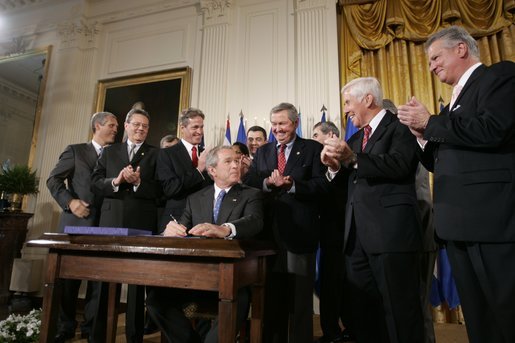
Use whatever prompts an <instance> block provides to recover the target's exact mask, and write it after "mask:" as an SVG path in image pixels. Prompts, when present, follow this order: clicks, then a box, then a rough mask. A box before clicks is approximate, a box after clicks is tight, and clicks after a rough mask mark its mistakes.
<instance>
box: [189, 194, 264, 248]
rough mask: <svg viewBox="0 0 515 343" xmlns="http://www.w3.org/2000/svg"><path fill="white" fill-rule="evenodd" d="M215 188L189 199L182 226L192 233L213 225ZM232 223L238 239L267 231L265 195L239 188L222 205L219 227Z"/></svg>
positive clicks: (225, 198)
mask: <svg viewBox="0 0 515 343" xmlns="http://www.w3.org/2000/svg"><path fill="white" fill-rule="evenodd" d="M214 195H215V187H214V186H213V185H211V186H207V187H205V188H204V189H202V190H200V191H199V192H196V193H194V194H192V195H190V196H189V197H188V200H187V202H186V208H185V209H184V213H183V215H182V217H181V219H180V223H181V224H183V225H184V226H186V227H187V228H188V229H191V228H192V227H194V226H195V225H197V224H201V223H211V222H212V221H213V203H214ZM224 223H232V224H234V226H235V227H236V236H235V237H234V238H237V239H242V238H250V237H253V236H255V235H256V234H258V233H259V232H260V231H261V230H262V229H263V195H262V192H261V191H260V190H259V189H255V188H252V187H249V186H246V185H240V184H236V185H234V186H232V187H231V190H230V191H229V193H227V194H226V195H225V197H224V199H223V201H222V205H221V207H220V212H219V214H218V220H217V222H216V223H215V224H217V225H221V224H224Z"/></svg>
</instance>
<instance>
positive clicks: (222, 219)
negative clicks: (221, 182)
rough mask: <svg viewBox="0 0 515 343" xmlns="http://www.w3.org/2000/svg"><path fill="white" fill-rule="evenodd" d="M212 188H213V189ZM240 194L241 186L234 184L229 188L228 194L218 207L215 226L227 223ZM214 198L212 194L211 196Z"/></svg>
mask: <svg viewBox="0 0 515 343" xmlns="http://www.w3.org/2000/svg"><path fill="white" fill-rule="evenodd" d="M213 188H214V187H213ZM240 194H241V186H240V185H239V184H236V185H234V186H232V187H231V190H230V191H229V193H227V194H226V195H225V197H224V200H223V201H222V205H221V206H220V212H219V213H218V220H217V223H216V224H219V223H221V224H223V223H226V222H228V221H229V217H230V216H231V213H232V210H233V209H234V208H235V207H236V205H237V204H238V202H239V199H240ZM213 197H214V194H213ZM211 212H212V211H211Z"/></svg>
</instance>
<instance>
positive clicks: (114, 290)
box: [106, 282, 121, 343]
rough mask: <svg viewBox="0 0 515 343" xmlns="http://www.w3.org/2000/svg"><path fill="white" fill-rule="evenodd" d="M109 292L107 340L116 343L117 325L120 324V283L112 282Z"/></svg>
mask: <svg viewBox="0 0 515 343" xmlns="http://www.w3.org/2000/svg"><path fill="white" fill-rule="evenodd" d="M108 287H109V290H108V292H107V294H108V299H107V329H106V335H107V339H106V342H111V343H114V342H115V341H116V327H117V326H118V309H119V305H120V287H121V285H120V284H117V283H114V282H110V283H109V285H108Z"/></svg>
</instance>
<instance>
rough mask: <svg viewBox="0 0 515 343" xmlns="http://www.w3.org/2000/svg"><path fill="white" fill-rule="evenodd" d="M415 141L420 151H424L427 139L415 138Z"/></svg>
mask: <svg viewBox="0 0 515 343" xmlns="http://www.w3.org/2000/svg"><path fill="white" fill-rule="evenodd" d="M417 143H418V145H419V146H420V149H422V151H424V148H425V147H426V144H427V141H426V140H425V139H422V140H420V139H418V138H417Z"/></svg>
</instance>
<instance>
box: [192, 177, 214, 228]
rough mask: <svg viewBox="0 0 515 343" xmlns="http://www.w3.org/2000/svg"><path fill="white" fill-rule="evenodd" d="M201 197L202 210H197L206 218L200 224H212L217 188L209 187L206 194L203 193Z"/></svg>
mask: <svg viewBox="0 0 515 343" xmlns="http://www.w3.org/2000/svg"><path fill="white" fill-rule="evenodd" d="M200 197H201V200H200V208H199V209H197V210H198V211H199V212H198V214H199V215H201V216H202V217H203V218H204V220H203V221H200V222H206V223H212V222H213V205H214V199H215V186H211V187H208V188H207V189H206V191H205V192H202V195H201V196H200ZM193 211H195V209H193ZM218 216H220V215H218Z"/></svg>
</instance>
